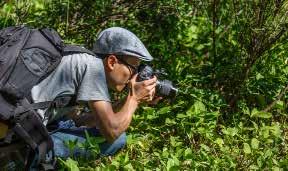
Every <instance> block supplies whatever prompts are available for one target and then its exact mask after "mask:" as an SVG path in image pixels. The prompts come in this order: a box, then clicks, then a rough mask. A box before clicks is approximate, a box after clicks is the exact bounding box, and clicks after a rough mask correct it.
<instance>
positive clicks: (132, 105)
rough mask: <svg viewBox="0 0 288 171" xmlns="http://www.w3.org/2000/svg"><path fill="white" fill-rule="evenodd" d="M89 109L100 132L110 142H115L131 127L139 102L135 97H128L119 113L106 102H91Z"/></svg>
mask: <svg viewBox="0 0 288 171" xmlns="http://www.w3.org/2000/svg"><path fill="white" fill-rule="evenodd" d="M89 107H90V108H91V109H92V112H93V114H94V117H95V121H96V125H97V126H98V128H99V129H100V132H101V133H102V134H103V135H104V137H105V138H106V139H107V141H108V142H113V141H114V140H115V139H116V138H117V137H118V136H119V135H121V134H122V133H123V132H124V131H125V130H126V129H127V128H128V126H129V125H130V122H131V119H132V114H133V113H134V112H135V110H136V109H137V107H138V102H137V101H136V99H133V97H131V96H127V99H126V101H125V103H124V105H123V107H122V108H121V110H120V111H119V112H117V113H114V111H113V109H112V106H111V104H110V103H109V102H106V101H90V102H89Z"/></svg>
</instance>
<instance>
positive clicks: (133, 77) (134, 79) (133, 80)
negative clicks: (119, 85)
mask: <svg viewBox="0 0 288 171" xmlns="http://www.w3.org/2000/svg"><path fill="white" fill-rule="evenodd" d="M137 76H138V74H134V75H133V76H132V78H131V79H130V81H131V82H136V78H137Z"/></svg>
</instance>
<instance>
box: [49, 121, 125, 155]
mask: <svg viewBox="0 0 288 171" xmlns="http://www.w3.org/2000/svg"><path fill="white" fill-rule="evenodd" d="M68 122H71V120H69V121H68ZM72 122H73V121H72ZM65 123H67V121H65ZM70 126H71V125H70ZM67 127H68V128H67ZM85 130H86V131H87V132H88V134H89V135H90V136H101V134H100V132H99V130H98V129H96V128H78V127H75V126H73V123H72V126H71V127H69V126H67V125H65V126H64V129H62V130H60V131H57V132H54V133H53V134H51V138H52V140H53V143H54V152H55V156H57V157H63V158H68V157H72V155H73V156H87V155H89V154H87V153H89V151H85V150H84V149H81V148H75V149H74V150H73V151H72V152H71V151H70V150H69V148H68V147H67V146H66V145H65V144H64V141H69V140H70V141H75V140H76V139H77V142H78V143H83V142H84V141H85V140H86V137H85ZM125 144H126V133H125V132H124V133H122V134H121V135H120V136H119V137H118V138H117V139H116V140H115V141H114V142H113V143H108V142H104V143H100V144H99V147H100V153H101V155H102V156H109V155H113V154H115V153H116V152H117V151H118V150H120V149H121V148H123V147H124V145H125Z"/></svg>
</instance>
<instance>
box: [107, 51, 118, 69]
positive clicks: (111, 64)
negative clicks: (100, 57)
mask: <svg viewBox="0 0 288 171" xmlns="http://www.w3.org/2000/svg"><path fill="white" fill-rule="evenodd" d="M117 62H118V60H117V58H116V56H115V55H108V56H107V57H106V59H105V64H106V68H107V69H108V70H109V71H112V70H114V68H115V64H116V63H117Z"/></svg>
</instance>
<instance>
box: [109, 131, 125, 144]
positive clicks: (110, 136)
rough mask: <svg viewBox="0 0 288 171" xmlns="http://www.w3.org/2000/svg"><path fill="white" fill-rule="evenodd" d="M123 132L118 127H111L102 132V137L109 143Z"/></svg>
mask: <svg viewBox="0 0 288 171" xmlns="http://www.w3.org/2000/svg"><path fill="white" fill-rule="evenodd" d="M123 132H124V131H123V130H120V129H119V128H118V127H112V128H110V129H109V131H107V133H106V134H104V137H105V139H106V140H107V141H108V142H109V143H113V142H114V141H115V140H116V139H117V138H118V137H119V136H120V135H121V134H122V133H123Z"/></svg>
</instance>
